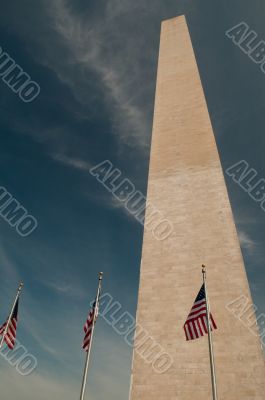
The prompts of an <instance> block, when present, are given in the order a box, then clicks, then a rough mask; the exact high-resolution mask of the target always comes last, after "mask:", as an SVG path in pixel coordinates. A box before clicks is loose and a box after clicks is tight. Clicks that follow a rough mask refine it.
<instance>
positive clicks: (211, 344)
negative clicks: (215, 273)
mask: <svg viewBox="0 0 265 400" xmlns="http://www.w3.org/2000/svg"><path fill="white" fill-rule="evenodd" d="M205 269H206V267H205V265H202V276H203V283H204V290H205V301H206V315H207V330H208V344H209V354H210V365H211V379H212V393H213V400H217V387H216V375H215V365H214V353H213V342H212V331H211V322H210V305H209V301H208V294H207V284H206V271H205Z"/></svg>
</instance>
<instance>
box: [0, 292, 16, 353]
mask: <svg viewBox="0 0 265 400" xmlns="http://www.w3.org/2000/svg"><path fill="white" fill-rule="evenodd" d="M17 314H18V299H17V301H16V305H15V307H14V311H13V313H12V315H11V319H10V322H9V325H8V327H7V331H6V334H5V338H4V341H5V342H6V344H7V345H8V347H9V348H10V349H11V350H13V348H14V347H15V342H16V332H17ZM7 323H8V319H7V321H6V322H5V323H4V324H3V325H2V326H1V327H0V335H1V336H3V335H4V333H5V329H6V326H7Z"/></svg>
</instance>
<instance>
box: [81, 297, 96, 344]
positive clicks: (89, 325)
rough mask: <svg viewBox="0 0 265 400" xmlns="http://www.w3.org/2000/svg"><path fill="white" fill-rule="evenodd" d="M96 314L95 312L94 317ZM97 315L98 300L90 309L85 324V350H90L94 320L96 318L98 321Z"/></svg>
mask: <svg viewBox="0 0 265 400" xmlns="http://www.w3.org/2000/svg"><path fill="white" fill-rule="evenodd" d="M94 314H95V318H94ZM97 316H98V305H96V302H94V304H93V307H92V308H91V310H90V311H89V314H88V317H87V320H86V323H85V325H84V332H85V337H84V341H83V349H84V350H85V351H88V350H89V345H90V340H91V333H92V328H93V322H94V319H95V321H96V319H97Z"/></svg>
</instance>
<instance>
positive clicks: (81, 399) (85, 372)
mask: <svg viewBox="0 0 265 400" xmlns="http://www.w3.org/2000/svg"><path fill="white" fill-rule="evenodd" d="M102 277H103V272H100V273H99V277H98V290H97V297H96V304H95V309H94V315H93V323H92V328H91V337H90V342H89V347H88V351H87V355H86V362H85V368H84V375H83V381H82V388H81V394H80V400H84V396H85V389H86V381H87V371H88V365H89V359H90V353H91V345H92V340H93V333H94V327H95V320H96V316H97V315H96V314H97V310H98V309H99V304H98V300H99V296H100V291H101V283H102Z"/></svg>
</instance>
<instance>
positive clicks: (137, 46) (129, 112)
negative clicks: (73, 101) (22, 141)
mask: <svg viewBox="0 0 265 400" xmlns="http://www.w3.org/2000/svg"><path fill="white" fill-rule="evenodd" d="M50 5H51V8H50V16H51V18H52V20H53V23H54V27H55V29H56V31H57V33H58V34H59V35H60V37H61V40H63V42H64V45H66V46H67V48H68V50H69V52H70V54H71V63H72V65H75V66H76V74H78V71H79V70H80V69H81V70H82V72H83V73H84V76H85V77H87V79H89V72H91V70H92V71H94V72H95V73H96V74H97V75H98V77H99V79H100V82H101V85H102V87H103V93H104V97H105V101H106V105H107V107H108V108H109V111H110V114H111V116H112V123H113V132H114V133H117V134H118V135H119V137H120V138H121V140H122V141H125V142H127V143H129V144H138V145H141V146H144V147H145V146H147V143H148V137H149V133H150V132H149V131H150V116H149V115H147V111H148V109H147V107H146V106H145V107H144V104H143V102H142V100H141V97H143V93H144V91H145V90H146V88H147V89H148V84H146V83H145V82H144V81H143V76H142V72H143V71H142V68H141V66H143V58H144V54H143V46H142V43H141V42H139V41H138V42H137V43H136V42H135V37H133V38H130V37H129V36H128V37H127V38H126V40H125V38H124V30H125V26H124V24H123V23H122V20H121V19H119V17H120V16H121V14H122V13H123V12H126V11H129V10H130V8H132V7H133V6H132V4H130V3H129V2H124V3H121V2H114V3H113V2H112V3H111V2H107V3H106V8H105V12H104V15H101V17H99V18H98V19H97V18H96V19H95V20H91V19H89V23H88V19H87V18H88V17H87V18H82V17H81V16H80V15H76V14H73V12H72V10H71V9H70V7H69V5H67V2H66V1H64V0H56V1H53V2H52V3H50ZM114 19H115V21H114ZM103 21H104V22H103ZM114 47H115V51H114V50H113V48H114ZM52 67H53V68H54V69H55V71H56V73H57V76H58V77H59V78H60V79H61V80H62V81H64V82H66V83H67V84H68V85H69V86H70V87H71V89H72V90H73V92H74V94H75V96H76V98H78V100H79V101H80V102H82V103H84V102H86V101H87V96H88V95H89V93H84V91H82V90H80V86H79V84H78V82H77V79H75V77H73V76H69V70H67V69H66V68H64V70H63V69H62V68H61V67H60V66H59V65H58V64H54V65H52ZM83 84H84V85H85V82H83ZM136 86H137V87H138V88H139V89H138V91H137V92H136V90H135V87H136Z"/></svg>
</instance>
